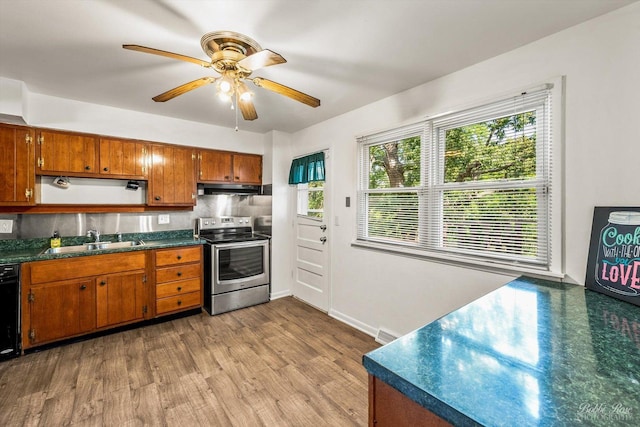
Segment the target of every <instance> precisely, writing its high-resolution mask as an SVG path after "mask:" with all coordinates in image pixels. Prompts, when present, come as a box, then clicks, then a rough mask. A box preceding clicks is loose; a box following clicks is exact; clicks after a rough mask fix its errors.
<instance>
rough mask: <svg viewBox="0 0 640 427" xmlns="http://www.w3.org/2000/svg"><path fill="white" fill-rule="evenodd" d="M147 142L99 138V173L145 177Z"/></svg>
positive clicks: (111, 176)
mask: <svg viewBox="0 0 640 427" xmlns="http://www.w3.org/2000/svg"><path fill="white" fill-rule="evenodd" d="M148 145H149V144H148V143H146V142H143V141H134V140H126V139H114V138H102V137H101V138H100V171H99V172H100V175H102V176H104V177H105V178H107V177H108V178H129V179H147V170H148V167H147V161H148V160H147V159H148V156H147V153H148Z"/></svg>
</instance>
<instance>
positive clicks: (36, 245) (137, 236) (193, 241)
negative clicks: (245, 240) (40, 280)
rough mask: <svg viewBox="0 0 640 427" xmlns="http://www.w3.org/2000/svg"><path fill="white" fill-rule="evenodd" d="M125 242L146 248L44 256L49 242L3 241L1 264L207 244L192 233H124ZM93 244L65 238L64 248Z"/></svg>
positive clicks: (110, 238)
mask: <svg viewBox="0 0 640 427" xmlns="http://www.w3.org/2000/svg"><path fill="white" fill-rule="evenodd" d="M100 240H101V241H103V242H116V241H118V236H117V235H115V234H103V235H101V236H100ZM122 240H123V241H136V242H140V241H142V242H143V244H141V245H136V246H130V247H126V248H118V249H97V250H91V251H83V252H74V253H58V254H44V253H43V251H45V250H46V249H48V248H49V247H50V239H49V238H41V239H14V240H0V264H18V263H22V262H29V261H41V260H47V259H59V258H74V257H79V256H89V255H100V254H105V253H114V252H131V251H144V250H147V249H159V248H171V247H177V246H189V245H199V244H202V243H204V240H201V239H197V238H194V237H193V230H172V231H156V232H149V233H123V234H122ZM91 242H93V240H92V239H91V238H89V237H84V236H71V237H64V236H63V237H62V241H61V246H75V245H82V244H85V243H91Z"/></svg>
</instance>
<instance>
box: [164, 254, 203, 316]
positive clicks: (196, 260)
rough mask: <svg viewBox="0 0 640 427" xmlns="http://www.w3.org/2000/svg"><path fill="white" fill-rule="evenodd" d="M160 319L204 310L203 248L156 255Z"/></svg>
mask: <svg viewBox="0 0 640 427" xmlns="http://www.w3.org/2000/svg"><path fill="white" fill-rule="evenodd" d="M153 265H154V267H155V283H156V286H155V302H156V310H155V313H156V315H157V316H160V315H164V314H169V313H174V312H177V311H181V310H187V309H192V308H195V307H199V306H202V303H203V299H202V298H203V291H202V287H203V283H202V246H201V245H198V246H186V247H179V248H168V249H158V250H156V251H155V253H154V259H153Z"/></svg>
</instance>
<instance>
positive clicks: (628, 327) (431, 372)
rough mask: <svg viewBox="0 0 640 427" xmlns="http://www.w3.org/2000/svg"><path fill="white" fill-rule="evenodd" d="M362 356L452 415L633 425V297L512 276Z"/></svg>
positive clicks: (636, 337)
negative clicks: (626, 299) (624, 298)
mask: <svg viewBox="0 0 640 427" xmlns="http://www.w3.org/2000/svg"><path fill="white" fill-rule="evenodd" d="M363 364H364V366H365V368H366V369H367V371H368V372H369V373H370V374H372V375H374V376H376V377H377V378H379V379H380V380H382V381H384V382H386V383H387V384H389V385H391V386H392V387H394V388H395V389H397V390H399V391H400V392H402V393H403V394H405V395H406V396H407V397H409V398H410V399H412V400H413V401H415V402H417V403H419V404H420V405H422V406H423V407H424V408H426V409H427V410H429V411H431V412H433V413H435V414H436V415H438V416H440V417H441V418H444V419H445V420H447V421H449V422H450V423H452V424H453V425H461V426H475V425H483V426H519V427H520V426H575V425H587V426H591V425H594V426H597V425H601V426H608V427H612V426H631V425H638V424H637V423H638V421H639V420H640V307H638V306H635V305H632V304H630V303H627V302H623V301H619V300H616V299H614V298H611V297H609V296H606V295H603V294H600V293H597V292H594V291H591V290H588V289H586V288H584V287H582V286H576V285H570V284H562V283H555V282H549V281H545V280H537V279H531V278H527V277H521V278H519V279H517V280H514V281H512V282H510V283H508V284H507V285H505V286H503V287H501V288H499V289H497V290H495V291H493V292H491V293H489V294H487V295H485V296H483V297H481V298H479V299H478V300H476V301H474V302H472V303H470V304H468V305H466V306H464V307H462V308H460V309H458V310H456V311H454V312H452V313H450V314H448V315H446V316H444V317H442V318H440V319H439V320H437V321H434V322H432V323H430V324H428V325H426V326H424V327H422V328H420V329H418V330H416V331H414V332H411V333H409V334H407V335H405V336H403V337H401V338H399V339H397V340H395V341H393V342H391V343H389V344H387V345H385V346H383V347H380V348H378V349H376V350H374V351H372V352H370V353H368V354H366V355H365V356H364V357H363Z"/></svg>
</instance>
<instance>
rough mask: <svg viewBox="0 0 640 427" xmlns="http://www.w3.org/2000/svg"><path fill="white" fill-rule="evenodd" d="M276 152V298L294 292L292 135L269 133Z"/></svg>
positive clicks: (273, 248)
mask: <svg viewBox="0 0 640 427" xmlns="http://www.w3.org/2000/svg"><path fill="white" fill-rule="evenodd" d="M268 135H269V137H270V140H271V147H272V150H273V154H272V156H271V170H272V177H271V178H272V183H273V195H272V198H271V201H272V206H271V212H272V225H271V226H272V231H271V232H272V234H273V237H272V239H271V295H272V297H274V298H279V297H283V296H288V295H291V289H292V287H291V286H292V283H291V253H292V252H291V244H292V241H293V222H292V215H291V209H292V203H293V202H292V199H291V194H290V192H289V187H288V185H287V182H288V180H289V166H290V164H291V152H290V147H291V135H289V134H288V133H284V132H278V131H272V132H269V134H268Z"/></svg>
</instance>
